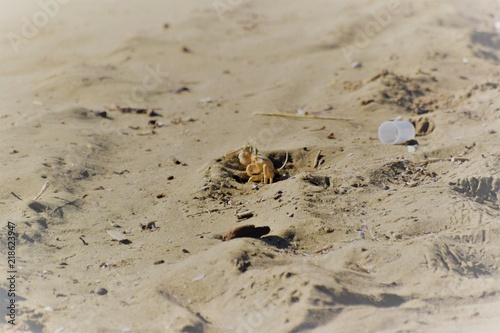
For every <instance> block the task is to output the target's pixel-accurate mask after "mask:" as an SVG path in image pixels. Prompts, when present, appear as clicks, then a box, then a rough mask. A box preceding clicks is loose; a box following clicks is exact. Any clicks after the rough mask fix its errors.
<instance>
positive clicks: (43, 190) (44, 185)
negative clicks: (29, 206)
mask: <svg viewBox="0 0 500 333" xmlns="http://www.w3.org/2000/svg"><path fill="white" fill-rule="evenodd" d="M49 185H50V183H49V182H45V184H43V186H42V189H41V190H40V193H38V194H37V196H36V197H34V198H33V200H37V199H38V198H40V197H41V196H42V194H43V192H45V191H46V190H47V188H48V187H49Z"/></svg>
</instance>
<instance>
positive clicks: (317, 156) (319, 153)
mask: <svg viewBox="0 0 500 333" xmlns="http://www.w3.org/2000/svg"><path fill="white" fill-rule="evenodd" d="M320 155H321V150H320V151H318V154H317V155H316V157H315V158H314V163H313V168H316V167H317V166H318V164H319V157H320Z"/></svg>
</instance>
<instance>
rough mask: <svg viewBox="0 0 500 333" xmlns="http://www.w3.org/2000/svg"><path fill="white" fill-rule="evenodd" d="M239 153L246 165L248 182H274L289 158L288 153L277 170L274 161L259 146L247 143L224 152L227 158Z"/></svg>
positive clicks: (239, 158) (241, 161)
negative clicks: (261, 151) (259, 149)
mask: <svg viewBox="0 0 500 333" xmlns="http://www.w3.org/2000/svg"><path fill="white" fill-rule="evenodd" d="M235 154H238V160H239V161H240V163H241V164H242V165H243V166H244V167H245V171H246V174H247V176H248V177H249V178H248V182H249V183H251V182H263V183H264V184H268V183H269V184H272V183H273V180H274V177H275V176H276V174H277V173H279V171H281V170H282V169H283V168H284V167H285V164H286V162H287V160H288V153H287V158H286V160H285V163H284V164H283V166H282V167H281V168H279V169H278V170H276V169H275V168H274V164H273V162H272V161H271V160H270V159H269V157H267V156H266V155H264V154H262V153H259V151H258V150H257V148H255V147H254V146H251V145H247V146H244V147H241V148H238V149H235V150H231V151H229V152H227V153H226V154H224V157H225V158H229V157H231V156H234V155H235Z"/></svg>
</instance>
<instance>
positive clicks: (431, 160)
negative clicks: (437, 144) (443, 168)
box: [417, 157, 469, 165]
mask: <svg viewBox="0 0 500 333" xmlns="http://www.w3.org/2000/svg"><path fill="white" fill-rule="evenodd" d="M442 161H449V162H467V161H469V159H468V158H465V157H450V158H433V159H428V160H426V161H423V162H419V163H417V165H424V164H427V163H434V162H442Z"/></svg>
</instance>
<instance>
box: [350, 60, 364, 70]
mask: <svg viewBox="0 0 500 333" xmlns="http://www.w3.org/2000/svg"><path fill="white" fill-rule="evenodd" d="M361 66H363V65H362V64H361V63H360V62H357V61H354V62H352V63H351V67H352V68H361Z"/></svg>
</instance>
